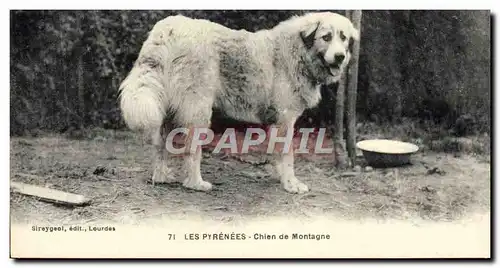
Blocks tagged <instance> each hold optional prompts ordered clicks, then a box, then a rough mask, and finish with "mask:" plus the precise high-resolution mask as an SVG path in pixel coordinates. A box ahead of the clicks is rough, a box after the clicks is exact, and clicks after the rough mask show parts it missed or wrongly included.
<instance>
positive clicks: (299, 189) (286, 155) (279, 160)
mask: <svg viewBox="0 0 500 268" xmlns="http://www.w3.org/2000/svg"><path fill="white" fill-rule="evenodd" d="M294 124H295V120H291V119H288V120H287V122H285V123H283V124H280V125H276V126H274V127H276V128H277V136H278V137H284V136H286V135H287V133H288V135H290V143H289V145H288V146H289V148H288V150H287V151H280V152H278V153H276V154H275V158H276V159H275V160H274V166H275V168H276V171H277V174H278V176H279V179H280V181H281V185H282V186H283V188H284V189H285V191H287V192H289V193H305V192H308V191H309V187H307V185H305V184H304V183H303V182H301V181H300V180H299V179H297V177H295V171H294V152H293V126H294ZM288 131H290V132H288ZM271 138H272V137H271ZM284 148H285V146H283V149H284Z"/></svg>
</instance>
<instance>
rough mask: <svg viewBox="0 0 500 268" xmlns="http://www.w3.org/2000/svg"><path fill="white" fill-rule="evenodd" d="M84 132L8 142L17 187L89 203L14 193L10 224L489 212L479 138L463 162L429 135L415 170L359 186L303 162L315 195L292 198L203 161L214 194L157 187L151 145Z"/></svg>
mask: <svg viewBox="0 0 500 268" xmlns="http://www.w3.org/2000/svg"><path fill="white" fill-rule="evenodd" d="M359 127H360V128H359V134H360V137H358V138H359V139H362V138H368V137H384V138H398V139H405V140H409V141H413V139H418V137H419V136H418V131H419V130H418V129H416V128H414V129H413V128H412V127H411V126H404V127H397V128H393V129H387V128H384V127H378V128H375V126H366V125H359ZM369 127H371V128H369ZM87 132H88V133H85V135H79V136H76V137H75V136H65V135H53V134H43V135H39V136H38V137H36V138H35V137H16V138H12V139H11V151H10V154H11V180H13V181H20V182H25V183H32V184H36V185H44V186H48V187H52V188H55V189H59V190H65V191H69V192H73V193H78V194H83V195H86V196H87V197H89V198H90V199H91V200H92V203H91V205H89V206H87V207H79V208H68V207H60V206H55V205H53V204H51V203H45V202H42V201H39V200H37V199H36V198H33V197H27V196H23V195H19V194H16V193H12V194H11V219H12V221H14V222H34V221H36V222H38V223H40V222H62V223H75V222H80V223H81V222H93V221H100V220H110V221H115V222H121V223H136V222H141V221H143V220H146V219H150V218H156V217H160V216H165V215H168V216H169V217H173V218H184V217H188V216H193V215H194V216H201V217H207V218H210V219H216V220H221V221H232V220H233V219H235V218H256V217H295V218H297V217H305V218H308V217H314V216H318V215H320V216H325V215H326V216H332V217H341V218H346V219H363V218H377V219H417V218H418V219H426V220H433V221H452V220H456V219H460V218H462V217H465V216H467V215H469V214H472V213H477V212H481V213H486V212H487V211H489V209H490V163H489V161H484V159H489V153H487V151H485V150H484V148H486V147H488V146H486V145H485V144H487V142H486V141H485V140H483V137H476V138H474V137H473V138H469V139H470V140H472V141H474V142H473V143H472V146H471V147H467V148H469V149H467V150H464V149H463V148H462V147H458V150H463V151H461V153H460V154H455V153H444V152H443V151H445V150H444V149H441V147H435V146H434V147H433V145H432V142H429V141H433V139H428V138H427V137H428V136H429V135H427V136H425V137H424V138H421V137H420V139H422V148H423V149H422V150H421V152H420V153H418V154H417V155H415V156H414V157H413V165H411V166H406V167H401V168H392V169H375V170H373V171H371V172H362V173H359V174H357V175H356V176H354V177H346V176H343V175H342V172H341V171H338V170H335V169H334V168H333V167H332V166H333V165H332V164H331V162H330V161H331V160H328V159H316V160H314V161H311V160H308V159H306V158H297V159H296V165H295V167H296V175H297V177H298V178H299V179H301V180H302V181H304V182H305V183H306V184H308V185H309V186H310V188H311V191H310V192H309V193H306V194H301V195H293V194H288V193H286V192H285V191H284V190H283V189H282V187H281V186H280V183H279V181H278V180H276V179H275V178H274V174H273V172H272V171H271V170H272V169H271V168H270V166H268V165H252V164H249V163H243V162H240V161H238V160H236V159H233V158H224V159H222V158H221V157H220V156H217V155H210V154H206V155H205V157H204V159H203V162H202V174H203V176H204V179H205V180H207V181H210V182H212V183H213V184H214V190H212V191H211V192H208V193H202V192H195V191H191V190H187V189H185V188H183V187H181V186H180V184H173V185H155V186H153V185H151V184H149V183H147V180H148V179H149V178H150V177H151V175H152V174H151V172H152V171H151V160H152V159H151V156H152V152H153V150H152V147H151V145H150V144H149V142H147V141H146V140H144V139H143V138H142V137H140V136H137V135H135V134H133V133H131V132H127V131H109V130H93V131H87ZM445 139H448V138H445ZM445 139H442V140H445ZM449 139H452V138H449ZM476 139H477V141H478V142H475V141H476ZM436 140H437V139H436ZM479 141H483V142H484V144H483V143H480V142H479ZM488 142H489V141H488ZM443 143H445V142H444V141H443ZM474 144H476V145H474ZM446 146H450V145H446ZM475 146H477V148H476V149H474V148H475ZM464 148H465V147H464ZM478 148H481V149H478ZM434 150H436V151H434ZM170 161H171V163H170V166H171V167H172V168H173V169H174V170H175V171H176V173H177V176H182V173H181V170H182V169H181V160H180V159H171V160H170ZM436 171H439V172H436Z"/></svg>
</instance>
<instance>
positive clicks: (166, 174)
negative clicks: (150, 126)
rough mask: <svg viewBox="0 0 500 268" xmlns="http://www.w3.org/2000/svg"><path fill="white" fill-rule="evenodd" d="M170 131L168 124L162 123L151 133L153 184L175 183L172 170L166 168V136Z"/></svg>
mask: <svg viewBox="0 0 500 268" xmlns="http://www.w3.org/2000/svg"><path fill="white" fill-rule="evenodd" d="M170 130H171V126H170V124H168V123H164V124H163V125H162V126H161V127H160V128H158V129H156V130H154V131H153V133H152V137H151V138H152V140H153V145H154V150H155V152H154V160H153V165H154V167H153V178H152V182H153V183H171V182H175V181H176V180H175V178H174V175H173V174H172V170H171V169H170V168H168V166H167V156H168V154H167V149H166V142H167V135H168V133H169V131H170Z"/></svg>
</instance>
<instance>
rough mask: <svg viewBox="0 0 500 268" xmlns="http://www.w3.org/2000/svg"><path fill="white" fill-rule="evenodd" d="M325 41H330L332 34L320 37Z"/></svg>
mask: <svg viewBox="0 0 500 268" xmlns="http://www.w3.org/2000/svg"><path fill="white" fill-rule="evenodd" d="M321 38H322V39H323V40H324V41H325V42H330V41H331V40H332V34H331V33H329V34H325V35H323V36H322V37H321Z"/></svg>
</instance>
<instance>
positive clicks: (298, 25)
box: [120, 12, 359, 193]
mask: <svg viewBox="0 0 500 268" xmlns="http://www.w3.org/2000/svg"><path fill="white" fill-rule="evenodd" d="M358 40H359V31H358V30H357V29H355V28H354V26H353V25H352V23H351V21H349V20H348V19H347V18H346V17H344V16H342V15H339V14H335V13H330V12H324V13H310V14H306V15H304V16H299V17H293V18H291V19H289V20H287V21H284V22H281V23H280V24H278V25H277V26H275V27H274V28H272V29H269V30H261V31H258V32H255V33H252V32H247V31H244V30H239V31H236V30H232V29H229V28H226V27H224V26H222V25H219V24H216V23H213V22H210V21H207V20H199V19H190V18H186V17H183V16H171V17H167V18H165V19H163V20H162V21H160V22H158V23H157V24H156V25H155V26H154V27H153V29H152V31H151V32H150V34H149V37H148V38H147V40H146V41H145V43H144V45H143V47H142V49H141V51H140V53H139V56H138V59H137V61H136V62H135V64H134V67H133V69H132V70H131V72H130V74H129V75H128V76H127V78H126V79H125V80H124V81H123V83H122V84H121V86H120V105H121V110H122V114H123V118H124V120H125V122H126V123H127V125H128V126H129V127H130V128H131V129H136V130H143V131H147V132H148V133H150V134H151V135H152V138H153V143H154V144H155V146H156V148H157V152H156V156H155V160H154V171H153V177H152V180H153V182H156V183H159V182H170V181H174V178H172V175H171V172H170V169H169V168H168V167H167V162H166V157H167V150H166V146H165V143H166V137H167V134H168V132H169V131H170V130H171V129H172V128H173V127H184V128H190V129H192V128H194V127H209V126H210V120H211V116H212V113H213V112H220V113H222V114H223V115H224V116H227V117H230V118H233V119H236V120H241V121H245V122H253V123H259V124H272V125H274V126H276V127H278V128H279V129H280V130H281V131H286V130H287V129H293V126H294V123H295V120H296V119H297V118H298V117H299V116H300V115H301V114H302V112H303V111H304V110H305V109H308V108H312V107H314V106H316V105H317V104H318V102H319V100H320V98H321V94H320V85H322V84H329V83H333V82H337V81H338V80H339V79H340V76H341V73H342V72H343V71H344V69H345V67H346V65H347V64H348V62H349V59H350V55H351V54H350V46H351V45H352V42H354V41H358ZM190 133H191V132H190ZM192 138H193V136H192V135H188V138H187V141H186V143H187V144H191V141H192ZM184 159H185V160H184V163H185V169H186V173H187V174H186V178H185V180H184V182H183V185H184V186H185V187H188V188H192V189H196V190H201V191H208V190H210V189H211V188H212V185H211V184H210V183H209V182H207V181H204V180H203V179H202V177H201V172H200V161H201V150H196V151H194V152H189V153H188V154H187V155H186V156H185V158H184ZM293 160H294V156H293V150H290V152H287V153H281V154H280V155H278V156H277V160H276V161H275V166H276V168H277V172H278V174H279V178H280V181H281V183H282V185H283V187H284V188H285V190H286V191H288V192H291V193H303V192H307V191H308V186H306V185H305V184H304V183H302V182H301V181H300V180H298V179H297V178H296V177H295V174H294V167H293V162H294V161H293Z"/></svg>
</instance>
